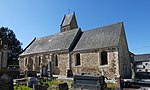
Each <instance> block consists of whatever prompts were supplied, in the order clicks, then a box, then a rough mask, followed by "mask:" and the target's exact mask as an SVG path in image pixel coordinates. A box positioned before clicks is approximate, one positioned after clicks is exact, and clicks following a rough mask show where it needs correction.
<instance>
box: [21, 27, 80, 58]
mask: <svg viewBox="0 0 150 90" xmlns="http://www.w3.org/2000/svg"><path fill="white" fill-rule="evenodd" d="M78 32H79V28H78V29H74V30H70V31H67V32H62V33H58V34H54V35H50V36H46V37H42V38H38V39H36V40H35V41H34V42H33V43H32V44H31V45H30V46H29V47H28V48H27V49H26V50H25V51H24V52H23V53H22V54H21V55H27V54H33V53H40V52H47V51H59V50H68V49H69V48H70V45H71V44H72V42H73V40H74V38H75V37H76V35H77V33H78Z"/></svg>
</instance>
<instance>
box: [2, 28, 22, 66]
mask: <svg viewBox="0 0 150 90" xmlns="http://www.w3.org/2000/svg"><path fill="white" fill-rule="evenodd" d="M0 38H2V46H1V47H3V44H7V45H8V50H10V53H9V55H8V65H18V63H19V62H18V57H19V54H21V52H22V48H21V45H22V43H21V42H20V41H19V40H18V39H17V38H16V35H15V33H14V32H13V31H12V30H10V29H8V28H5V27H1V28H0Z"/></svg>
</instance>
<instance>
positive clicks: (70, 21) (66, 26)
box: [60, 12, 78, 32]
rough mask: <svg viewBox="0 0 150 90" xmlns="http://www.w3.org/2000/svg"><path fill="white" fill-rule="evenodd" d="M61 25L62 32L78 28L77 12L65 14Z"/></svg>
mask: <svg viewBox="0 0 150 90" xmlns="http://www.w3.org/2000/svg"><path fill="white" fill-rule="evenodd" d="M60 26H61V32H65V31H69V30H72V29H75V28H78V24H77V21H76V17H75V12H74V13H71V14H68V15H64V18H63V21H62V23H61V25H60Z"/></svg>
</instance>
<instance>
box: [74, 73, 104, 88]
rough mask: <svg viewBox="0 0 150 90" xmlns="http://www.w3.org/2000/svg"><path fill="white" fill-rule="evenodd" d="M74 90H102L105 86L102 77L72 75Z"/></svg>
mask: <svg viewBox="0 0 150 90" xmlns="http://www.w3.org/2000/svg"><path fill="white" fill-rule="evenodd" d="M73 85H74V89H83V90H84V89H87V90H104V88H106V84H105V81H104V76H95V75H85V74H83V75H74V84H73Z"/></svg>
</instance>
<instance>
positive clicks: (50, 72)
mask: <svg viewBox="0 0 150 90" xmlns="http://www.w3.org/2000/svg"><path fill="white" fill-rule="evenodd" d="M47 72H48V77H50V78H51V77H53V76H52V64H51V62H49V63H48V70H47Z"/></svg>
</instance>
